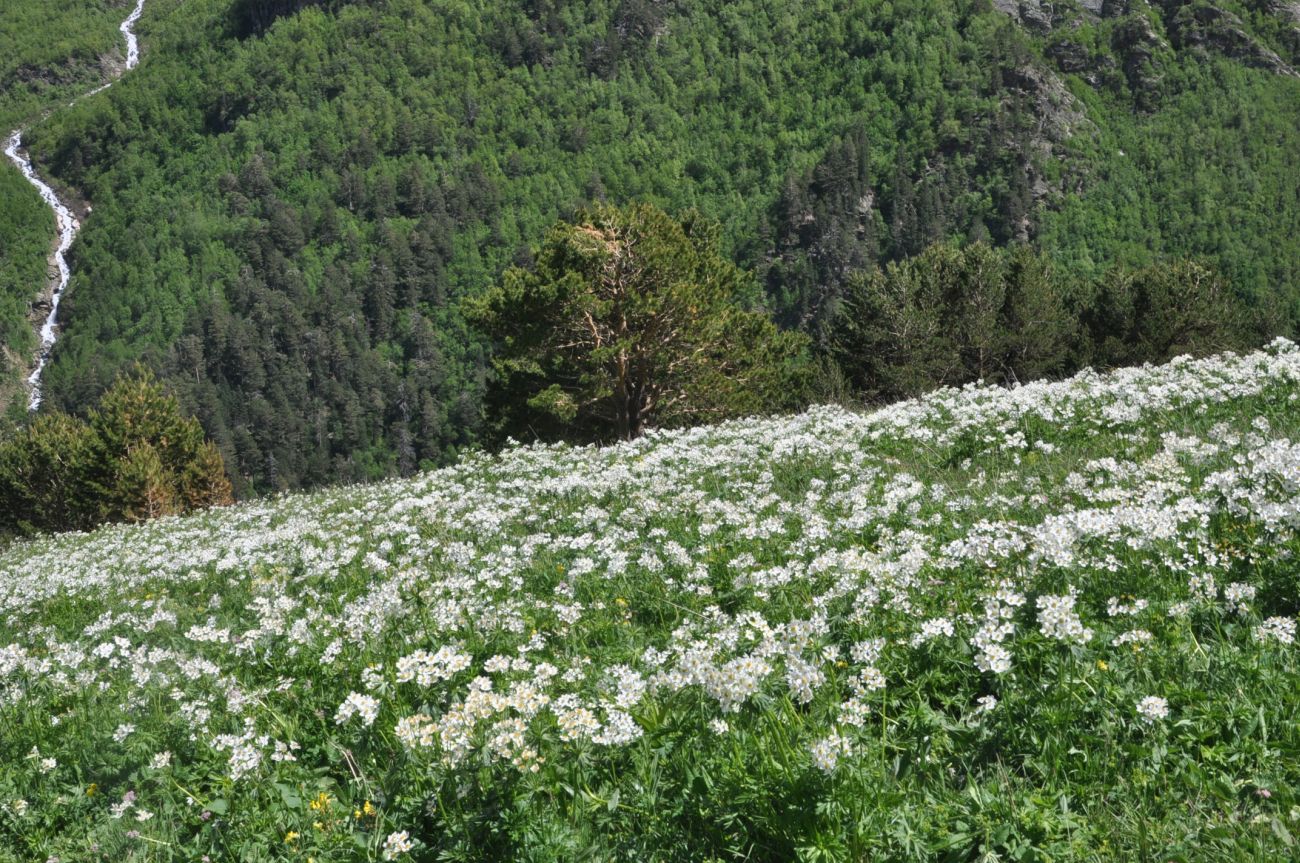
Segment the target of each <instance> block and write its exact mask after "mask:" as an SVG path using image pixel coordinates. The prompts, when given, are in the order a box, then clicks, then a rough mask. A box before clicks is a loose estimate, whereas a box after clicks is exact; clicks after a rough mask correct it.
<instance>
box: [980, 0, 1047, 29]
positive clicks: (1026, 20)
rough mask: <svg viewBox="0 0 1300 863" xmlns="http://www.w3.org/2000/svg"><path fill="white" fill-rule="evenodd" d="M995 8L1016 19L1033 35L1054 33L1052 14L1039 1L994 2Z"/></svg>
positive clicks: (1011, 0)
mask: <svg viewBox="0 0 1300 863" xmlns="http://www.w3.org/2000/svg"><path fill="white" fill-rule="evenodd" d="M993 8H994V9H996V10H998V11H999V12H1001V13H1003V14H1004V15H1009V16H1010V17H1012V18H1014V19H1015V20H1016V21H1018V22H1019V23H1020V25H1021V26H1022V27H1024V28H1025V29H1026V30H1029V31H1030V32H1032V33H1037V34H1039V35H1043V34H1045V33H1050V32H1051V31H1052V26H1053V20H1052V14H1051V13H1050V12H1048V11H1047V10H1046V9H1045V8H1044V6H1043V4H1042V3H1041V2H1039V0H993Z"/></svg>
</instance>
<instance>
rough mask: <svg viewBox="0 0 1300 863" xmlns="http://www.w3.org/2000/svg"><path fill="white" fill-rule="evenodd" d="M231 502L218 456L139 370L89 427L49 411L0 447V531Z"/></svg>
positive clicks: (79, 524) (73, 525)
mask: <svg viewBox="0 0 1300 863" xmlns="http://www.w3.org/2000/svg"><path fill="white" fill-rule="evenodd" d="M230 502H231V494H230V481H229V480H228V479H227V478H226V473H225V466H224V465H223V463H222V460H221V455H220V453H219V452H218V451H217V449H216V448H215V447H214V446H213V445H212V443H211V442H209V441H207V440H205V439H204V436H203V429H202V428H201V427H200V426H199V423H198V421H197V420H195V419H194V418H193V417H185V416H183V415H182V414H181V411H180V405H179V403H178V402H177V400H176V398H175V396H172V395H170V394H168V393H167V392H166V391H165V389H164V388H163V386H162V385H161V384H160V383H158V382H157V381H156V380H154V379H153V377H152V376H151V375H149V374H148V373H147V372H141V373H139V374H137V375H135V376H132V377H129V378H123V379H121V380H119V381H118V382H117V383H116V384H115V385H114V386H113V387H112V388H111V389H110V390H109V391H108V392H106V393H105V394H104V397H103V398H102V399H101V400H100V402H99V404H98V405H97V406H96V407H95V408H94V409H92V410H91V411H90V418H89V421H88V422H83V421H81V420H78V419H76V418H74V417H70V416H68V415H66V414H61V413H53V414H47V415H43V416H40V417H38V418H36V419H35V420H34V421H33V422H32V423H31V424H30V425H29V426H27V427H26V428H25V429H23V430H21V431H20V432H18V433H17V434H16V435H14V436H13V437H12V438H10V439H8V440H6V441H4V442H3V443H0V532H4V533H29V532H32V531H59V530H84V529H89V528H91V527H93V526H95V525H97V524H99V523H101V522H105V521H128V522H131V521H143V520H145V519H148V518H156V517H157V516H160V515H172V514H176V513H181V512H188V511H190V510H193V509H201V508H203V507H208V506H223V505H225V504H228V503H230Z"/></svg>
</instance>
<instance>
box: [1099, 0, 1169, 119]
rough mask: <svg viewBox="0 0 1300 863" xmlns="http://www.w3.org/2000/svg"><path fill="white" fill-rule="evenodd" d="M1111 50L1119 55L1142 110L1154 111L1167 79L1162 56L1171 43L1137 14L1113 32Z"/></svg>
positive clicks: (1130, 88) (1131, 89)
mask: <svg viewBox="0 0 1300 863" xmlns="http://www.w3.org/2000/svg"><path fill="white" fill-rule="evenodd" d="M1111 49H1112V50H1114V51H1115V53H1116V54H1118V55H1119V58H1120V66H1121V68H1122V69H1123V70H1124V78H1125V80H1127V81H1128V86H1129V90H1130V91H1131V92H1132V93H1133V98H1134V100H1135V101H1136V102H1137V105H1138V107H1139V108H1140V109H1142V110H1144V111H1152V110H1154V109H1155V107H1156V105H1157V104H1158V103H1159V101H1160V85H1161V82H1162V81H1163V80H1164V64H1163V61H1162V59H1161V55H1162V54H1163V53H1164V52H1165V51H1168V50H1169V43H1168V42H1166V41H1165V39H1164V37H1163V36H1161V35H1160V34H1159V33H1157V32H1156V30H1155V28H1154V27H1152V26H1151V22H1150V21H1149V20H1147V19H1146V18H1145V17H1143V16H1141V15H1134V16H1132V17H1131V18H1129V19H1128V20H1126V21H1124V22H1123V23H1121V24H1120V25H1119V26H1117V27H1116V28H1115V31H1114V32H1113V33H1112V34H1111Z"/></svg>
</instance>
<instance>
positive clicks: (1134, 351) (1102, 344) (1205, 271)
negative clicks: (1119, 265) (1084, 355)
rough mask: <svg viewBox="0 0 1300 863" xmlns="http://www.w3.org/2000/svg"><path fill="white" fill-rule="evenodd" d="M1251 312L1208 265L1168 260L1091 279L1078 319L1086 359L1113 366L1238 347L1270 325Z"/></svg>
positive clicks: (1267, 321) (1253, 311) (1270, 327)
mask: <svg viewBox="0 0 1300 863" xmlns="http://www.w3.org/2000/svg"><path fill="white" fill-rule="evenodd" d="M1259 314H1260V312H1259V310H1256V309H1251V308H1249V307H1247V306H1246V305H1244V304H1243V303H1242V301H1241V299H1240V298H1239V297H1237V296H1236V295H1234V294H1233V292H1232V291H1231V289H1230V288H1229V287H1228V285H1227V284H1225V283H1224V281H1223V279H1222V278H1220V277H1219V276H1218V274H1217V273H1215V272H1214V271H1213V270H1211V269H1210V268H1208V267H1206V266H1205V265H1203V264H1200V263H1196V262H1192V261H1174V262H1170V263H1167V264H1161V265H1155V266H1149V267H1143V268H1141V269H1138V270H1115V271H1112V272H1110V273H1107V274H1106V275H1105V276H1103V277H1101V278H1100V279H1098V280H1097V282H1096V284H1095V285H1093V287H1092V295H1091V297H1089V298H1088V300H1087V301H1086V302H1085V305H1084V308H1083V312H1082V319H1083V320H1082V323H1083V325H1084V327H1086V330H1087V333H1088V336H1089V338H1090V341H1091V352H1090V354H1089V357H1090V359H1091V361H1092V362H1094V363H1097V364H1099V365H1104V366H1117V365H1134V364H1137V363H1142V362H1161V361H1163V360H1166V359H1169V358H1171V357H1174V356H1177V355H1178V354H1183V353H1190V354H1206V353H1212V352H1214V351H1216V350H1226V349H1229V348H1240V347H1242V346H1243V345H1246V344H1248V343H1249V342H1250V341H1252V340H1254V339H1255V338H1256V332H1257V331H1258V330H1264V331H1267V330H1269V329H1273V328H1274V327H1275V326H1276V324H1275V323H1273V322H1271V321H1269V320H1268V319H1267V318H1265V319H1262V320H1261V319H1260V318H1259Z"/></svg>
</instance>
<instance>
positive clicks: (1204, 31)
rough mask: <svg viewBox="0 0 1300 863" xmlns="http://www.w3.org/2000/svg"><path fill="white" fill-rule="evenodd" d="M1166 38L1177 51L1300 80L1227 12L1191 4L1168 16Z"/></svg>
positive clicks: (1238, 20)
mask: <svg viewBox="0 0 1300 863" xmlns="http://www.w3.org/2000/svg"><path fill="white" fill-rule="evenodd" d="M1169 35H1170V38H1171V39H1172V40H1173V42H1174V45H1175V46H1177V47H1178V48H1186V49H1192V50H1200V51H1206V52H1211V51H1212V52H1215V53H1219V54H1223V55H1225V56H1228V57H1232V58H1234V59H1237V60H1240V61H1241V62H1242V63H1244V64H1245V65H1247V66H1254V67H1256V68H1259V69H1268V70H1269V71H1271V72H1275V73H1276V74H1278V75H1290V76H1292V77H1300V74H1297V73H1296V70H1295V69H1293V68H1292V67H1291V66H1290V65H1289V64H1288V63H1287V62H1286V61H1285V60H1283V59H1282V58H1281V57H1280V56H1278V54H1277V52H1276V51H1273V50H1271V49H1269V48H1267V47H1265V46H1264V45H1262V44H1261V43H1260V42H1259V41H1258V40H1256V39H1255V38H1254V37H1253V36H1251V35H1250V33H1249V32H1247V30H1246V26H1245V24H1244V23H1243V22H1242V20H1241V19H1240V18H1238V17H1237V16H1236V15H1234V14H1233V13H1231V12H1228V11H1226V10H1224V9H1220V8H1218V7H1217V6H1212V5H1210V4H1208V3H1191V4H1188V5H1186V6H1183V7H1182V8H1180V9H1178V10H1177V11H1176V12H1174V14H1173V15H1171V16H1170V17H1169Z"/></svg>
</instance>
